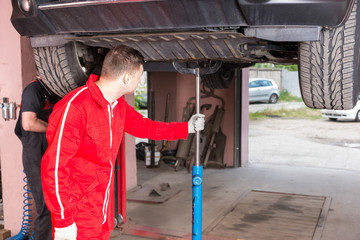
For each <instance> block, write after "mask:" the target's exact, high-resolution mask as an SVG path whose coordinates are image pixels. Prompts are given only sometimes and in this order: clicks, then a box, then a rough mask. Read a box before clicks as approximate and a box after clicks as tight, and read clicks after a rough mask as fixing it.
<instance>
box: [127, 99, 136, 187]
mask: <svg viewBox="0 0 360 240" xmlns="http://www.w3.org/2000/svg"><path fill="white" fill-rule="evenodd" d="M125 99H126V102H127V103H128V104H130V105H131V106H134V104H135V98H134V95H127V96H125ZM125 149H126V150H125V151H126V153H125V154H126V156H125V157H126V189H127V190H129V189H132V188H134V187H136V186H137V176H136V174H137V168H136V151H135V137H133V136H131V135H130V134H125Z"/></svg>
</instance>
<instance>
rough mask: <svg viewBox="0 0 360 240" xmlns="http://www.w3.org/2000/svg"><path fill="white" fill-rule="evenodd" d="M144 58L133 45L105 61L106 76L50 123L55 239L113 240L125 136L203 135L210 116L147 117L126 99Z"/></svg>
mask: <svg viewBox="0 0 360 240" xmlns="http://www.w3.org/2000/svg"><path fill="white" fill-rule="evenodd" d="M143 64H144V58H143V56H142V55H141V53H140V52H139V51H137V50H135V49H132V48H130V47H127V46H123V45H122V46H118V47H116V48H114V49H112V50H111V51H110V52H109V53H108V54H107V55H106V57H105V60H104V63H103V68H102V71H101V76H100V77H98V76H95V75H92V76H90V78H89V80H88V82H87V83H86V86H83V87H80V88H78V89H75V90H74V91H72V92H71V93H69V94H68V95H66V96H65V97H64V98H63V99H62V100H61V101H60V102H59V103H58V104H56V105H55V108H54V110H53V113H52V114H51V116H50V119H49V126H48V130H47V133H46V135H47V139H48V141H49V147H48V149H47V151H46V153H45V155H44V157H43V160H42V169H41V177H42V183H43V189H44V197H45V201H46V204H47V206H48V208H49V209H50V211H51V214H52V220H53V226H54V228H55V229H54V230H55V233H54V236H55V240H75V239H77V240H92V239H94V240H95V239H96V240H99V239H101V240H105V239H106V240H108V239H109V237H110V231H111V230H112V229H113V225H114V219H115V218H114V211H113V208H112V206H113V199H114V192H113V189H114V187H113V184H114V182H113V172H114V164H115V158H116V154H117V152H118V149H119V146H120V143H121V139H122V137H123V134H124V132H127V133H129V134H131V135H134V136H136V137H140V138H150V139H154V140H162V139H166V140H175V139H186V138H187V135H188V133H194V132H195V130H199V131H201V130H203V128H204V115H201V114H199V115H193V116H192V117H191V119H190V121H189V122H182V123H177V122H173V123H164V122H156V121H151V120H149V119H146V118H143V117H142V115H141V114H139V113H138V112H136V111H135V109H134V108H133V107H131V106H129V105H128V104H127V103H126V101H125V100H124V97H123V96H124V95H125V94H131V93H133V92H134V91H135V89H136V87H137V85H138V83H139V82H140V76H141V75H142V72H143Z"/></svg>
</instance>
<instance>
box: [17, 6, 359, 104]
mask: <svg viewBox="0 0 360 240" xmlns="http://www.w3.org/2000/svg"><path fill="white" fill-rule="evenodd" d="M12 5H13V13H12V16H11V21H12V24H13V25H14V27H15V29H16V30H17V31H18V32H19V33H20V34H21V35H22V36H28V37H29V38H30V40H31V44H32V47H33V50H34V56H35V62H36V66H37V69H38V71H39V73H40V75H41V76H42V78H43V79H44V80H45V81H46V82H47V85H48V86H49V87H50V88H51V89H52V90H53V91H54V92H55V93H56V94H57V95H59V96H64V95H65V94H66V93H67V92H69V91H71V90H72V89H74V88H76V87H78V86H80V85H83V84H84V83H85V81H86V79H87V77H88V75H89V74H90V73H96V72H99V66H101V63H102V60H103V58H104V55H105V54H106V52H107V51H108V50H109V49H110V48H112V47H114V46H116V45H119V44H125V45H128V46H131V47H133V48H136V49H138V50H139V51H140V52H142V54H143V55H144V57H145V59H146V61H147V64H146V65H145V69H146V68H147V65H149V64H153V63H157V64H158V65H160V68H161V66H162V65H161V64H164V63H165V64H166V63H171V62H172V61H178V62H197V63H199V64H203V65H204V64H205V65H206V64H207V65H209V64H212V63H213V62H214V61H217V62H219V61H220V62H221V63H222V66H221V68H220V69H219V71H218V72H216V73H214V74H209V75H203V76H202V81H203V83H204V84H205V85H206V86H208V87H210V88H213V89H215V88H226V87H228V86H229V85H230V83H231V81H232V80H233V79H234V76H235V75H236V74H235V72H236V71H237V70H238V69H242V68H245V67H249V66H252V65H254V64H255V63H265V62H271V63H275V64H298V65H299V80H300V88H301V92H302V97H303V100H304V102H305V104H306V105H307V106H308V107H311V108H320V109H324V108H326V109H351V108H353V107H354V105H355V104H356V102H357V96H358V93H359V87H358V85H359V68H360V67H359V64H358V62H359V60H360V59H359V54H358V53H359V44H360V33H359V30H360V24H359V21H360V10H359V8H360V5H359V4H358V0H341V1H328V0H307V1H300V0H282V1H279V0H266V1H263V0H196V1H195V0H12ZM168 65H169V64H168ZM168 65H166V66H168ZM238 79H240V78H238Z"/></svg>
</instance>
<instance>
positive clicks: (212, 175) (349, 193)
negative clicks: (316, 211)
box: [111, 119, 360, 240]
mask: <svg viewBox="0 0 360 240" xmlns="http://www.w3.org/2000/svg"><path fill="white" fill-rule="evenodd" d="M358 126H360V125H359V123H337V122H335V123H334V122H330V121H324V120H316V121H309V120H278V119H270V120H266V121H265V120H261V121H251V122H250V131H249V132H250V134H249V150H250V153H249V157H250V163H249V164H247V165H246V166H244V167H242V168H237V169H221V170H217V169H206V170H205V171H204V185H203V187H204V189H203V229H206V227H207V226H209V225H210V224H211V223H212V222H213V221H214V220H215V219H217V218H218V216H219V215H221V214H222V213H223V212H224V211H225V210H226V209H227V208H228V207H229V206H230V205H231V204H232V203H234V202H235V201H236V200H237V199H238V198H239V197H240V196H241V194H243V193H244V192H246V191H247V190H250V189H256V190H264V191H274V192H284V193H295V194H306V195H315V196H329V197H331V199H332V201H331V205H330V209H329V212H328V216H327V219H326V221H325V226H324V229H323V233H322V237H321V239H322V240H339V239H343V240H359V236H360V228H359V227H358V222H360V208H359V207H358V205H359V199H360V191H359V185H360V157H359V156H360V149H359V148H349V147H347V146H348V144H344V143H360V137H358V135H357V134H356V131H354V129H358ZM339 141H340V143H341V144H340V143H338V142H339ZM334 143H336V144H334ZM138 181H139V184H140V185H142V186H157V185H158V184H160V183H164V182H167V183H169V184H170V185H171V187H178V188H180V189H181V190H182V191H181V192H180V193H179V194H178V195H176V196H175V197H173V198H171V199H170V200H169V201H167V202H165V203H163V204H156V205H155V204H145V203H134V202H128V207H127V209H128V218H129V223H131V224H134V225H137V224H138V225H144V226H150V227H156V228H161V229H166V230H174V231H177V232H184V233H191V214H192V210H191V206H192V202H191V195H192V189H191V174H189V173H187V171H186V170H181V171H179V172H174V170H173V168H172V167H171V166H169V165H166V164H163V165H162V166H161V167H160V168H156V169H147V168H146V167H145V166H144V163H143V162H138ZM239 238H241V236H239ZM111 239H113V240H115V239H125V240H136V239H139V240H141V239H144V238H140V237H136V236H127V235H121V234H120V232H119V231H118V230H117V231H114V232H113V237H112V238H111ZM260 240H261V239H260ZM279 240H282V239H279Z"/></svg>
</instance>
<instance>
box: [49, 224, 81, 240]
mask: <svg viewBox="0 0 360 240" xmlns="http://www.w3.org/2000/svg"><path fill="white" fill-rule="evenodd" d="M76 235H77V228H76V224H75V223H73V224H71V225H70V226H68V227H64V228H55V239H54V240H76Z"/></svg>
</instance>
